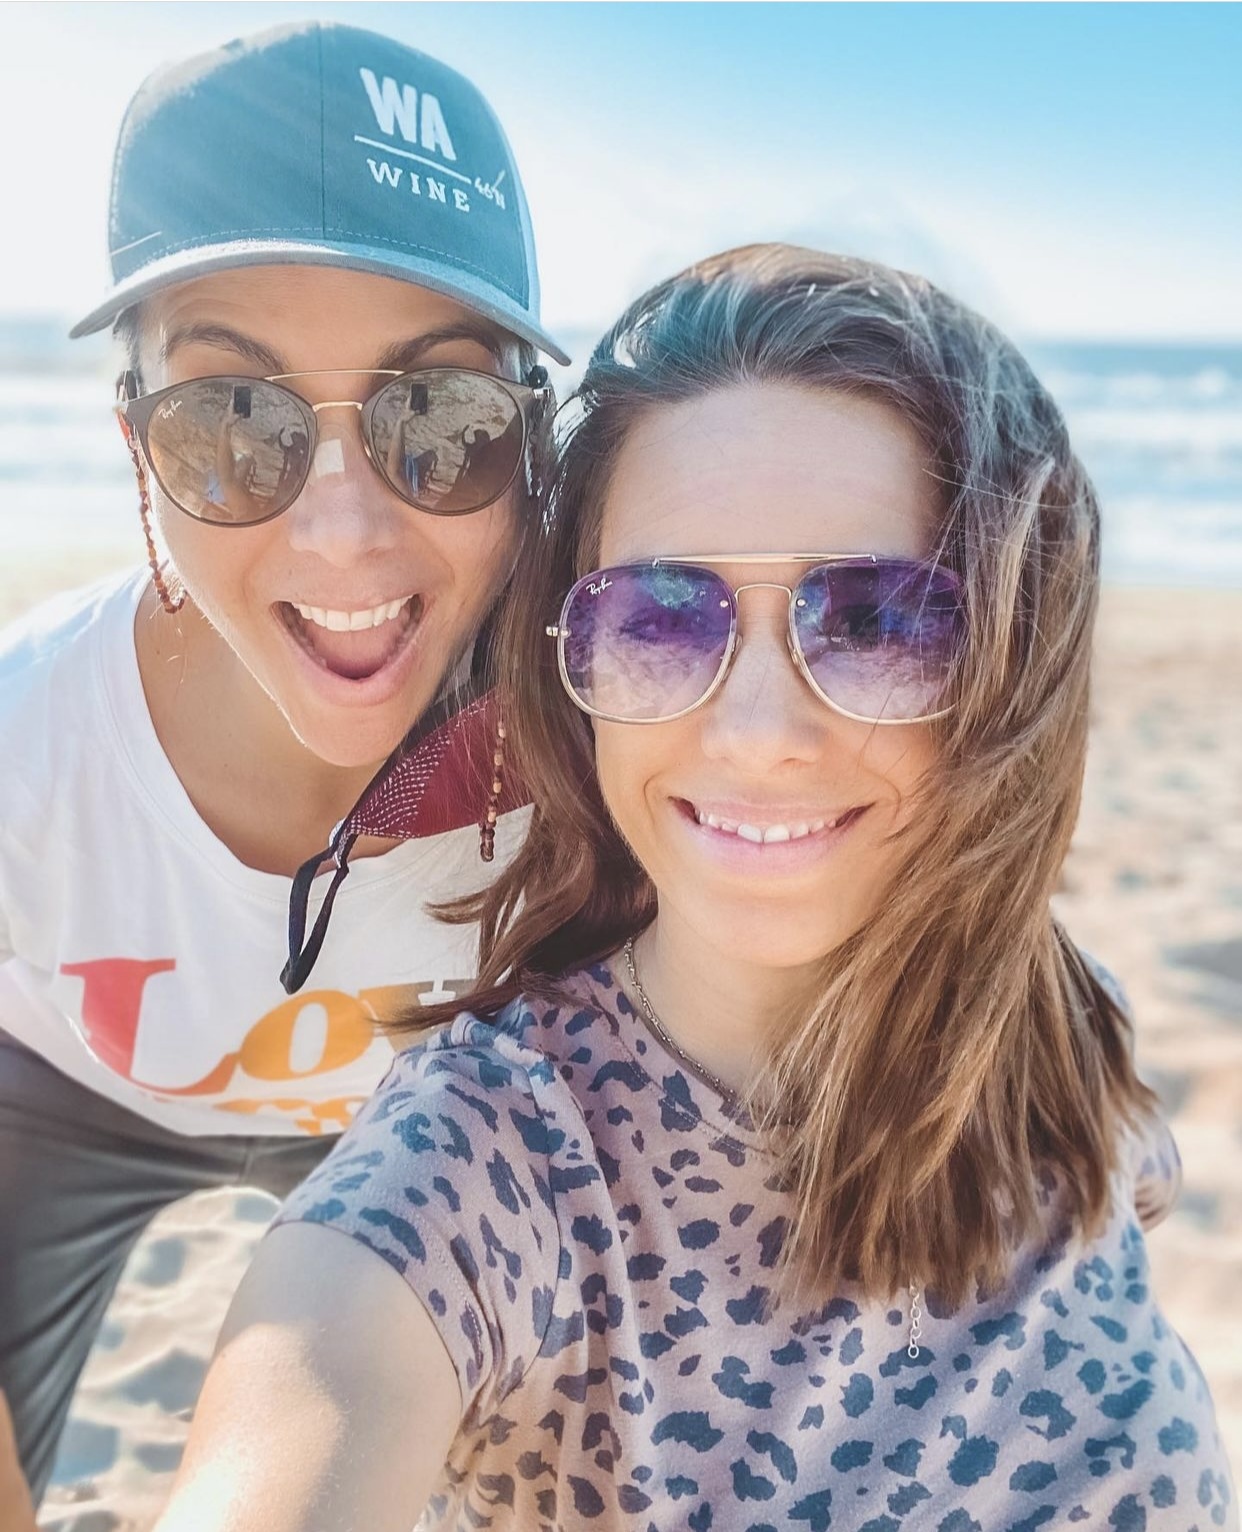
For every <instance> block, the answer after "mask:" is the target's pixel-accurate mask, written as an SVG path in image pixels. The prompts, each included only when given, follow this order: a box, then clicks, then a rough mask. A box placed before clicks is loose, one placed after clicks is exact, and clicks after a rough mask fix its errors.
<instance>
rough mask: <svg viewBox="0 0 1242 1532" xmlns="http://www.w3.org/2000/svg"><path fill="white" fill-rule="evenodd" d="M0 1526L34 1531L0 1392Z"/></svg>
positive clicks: (17, 1531) (10, 1422) (10, 1423)
mask: <svg viewBox="0 0 1242 1532" xmlns="http://www.w3.org/2000/svg"><path fill="white" fill-rule="evenodd" d="M0 1527H4V1528H6V1529H8V1528H11V1529H12V1532H35V1518H34V1506H32V1505H31V1503H30V1491H29V1490H28V1489H27V1488H26V1481H25V1479H24V1478H23V1477H22V1469H21V1464H20V1463H19V1462H18V1461H17V1443H16V1442H15V1441H14V1439H13V1420H12V1417H11V1416H10V1415H9V1407H8V1405H7V1404H6V1402H5V1398H4V1395H3V1394H0Z"/></svg>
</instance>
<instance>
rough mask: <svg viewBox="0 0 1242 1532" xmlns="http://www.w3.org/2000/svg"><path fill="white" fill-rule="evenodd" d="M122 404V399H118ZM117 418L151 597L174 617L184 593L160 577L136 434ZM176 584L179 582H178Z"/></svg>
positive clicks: (119, 417)
mask: <svg viewBox="0 0 1242 1532" xmlns="http://www.w3.org/2000/svg"><path fill="white" fill-rule="evenodd" d="M122 402H123V399H122ZM117 419H118V420H119V421H120V423H121V435H122V436H123V437H124V438H125V445H126V446H127V447H128V448H129V455H130V459H131V461H132V462H133V465H134V476H135V477H136V479H137V480H138V516H139V518H140V520H141V521H142V535H143V536H144V537H145V538H146V542H147V563H148V564H149V565H150V566H151V583H152V585H154V586H155V594H156V595H157V596H158V597H159V598H160V605H161V606H162V607H163V608H164V610H165V611H166V612H167V613H168V615H169V616H170V617H175V616H176V615H177V613H178V612H179V611H180V610H181V608H182V607H183V606H184V605H185V602H186V595H187V591H186V588H185V586H184V585H182V586H181V588H180V590H179V591H178V592H177V594H176V595H175V596H174V595H173V593H172V591H171V590H169V588H168V582H167V580H165V578H164V570H163V566H162V565H161V564H160V559H159V554H158V553H157V552H156V548H155V538H154V537H153V536H152V534H151V500H150V497H149V495H148V494H147V473H146V469H145V468H144V467H143V465H142V457H141V455H140V454H139V451H138V433H137V432H136V431H135V430H134V428H133V426H131V425H130V423H129V421H128V420H126V418H125V416H124V415H122V414H121V413H120V411H119V410H118V412H117ZM178 584H180V581H178Z"/></svg>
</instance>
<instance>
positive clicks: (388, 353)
mask: <svg viewBox="0 0 1242 1532" xmlns="http://www.w3.org/2000/svg"><path fill="white" fill-rule="evenodd" d="M454 341H473V342H474V344H475V345H478V346H482V347H483V349H484V350H485V351H487V352H489V353H490V354H491V356H492V358H493V359H494V361H495V362H496V365H497V366H498V367H502V366H503V365H504V362H505V347H504V345H503V343H502V342H501V340H500V338H499V336H497V335H496V334H495V333H494V332H493V331H492V330H489V329H487V328H485V327H484V326H483V325H473V324H468V323H461V324H453V325H443V326H441V328H440V329H438V330H428V331H427V332H426V334H424V335H415V336H411V337H410V338H409V339H408V340H401V341H397V342H395V343H394V344H393V345H391V346H388V347H387V348H386V349H385V350H384V351H383V352H382V353H381V354H380V356H379V358H378V359H377V361H376V363H375V369H374V370H375V371H377V372H409V371H411V370H412V369H413V368H414V367H415V366H416V365H417V364H418V362H419V361H420V360H421V359H422V358H423V356H424V355H425V354H426V353H427V352H428V351H434V350H435V348H436V347H437V346H445V345H450V344H451V343H453V342H454ZM195 345H197V346H216V347H219V348H220V349H221V350H225V351H235V352H236V353H237V354H238V356H244V357H245V358H246V360H247V361H248V362H252V363H253V364H254V365H255V366H256V367H261V368H262V369H263V370H264V371H265V372H266V373H268V374H270V375H271V376H273V377H278V376H280V375H282V374H284V373H288V372H291V371H292V369H291V368H290V367H289V365H288V363H287V362H286V360H285V358H284V357H283V356H281V355H280V353H279V352H278V351H273V350H272V348H271V347H270V346H265V345H264V344H263V342H262V341H258V340H255V339H254V338H253V337H252V336H250V335H246V334H244V333H243V332H242V331H241V330H234V329H232V328H231V327H230V326H229V325H223V324H209V323H205V322H200V323H196V324H184V325H178V326H176V327H175V328H174V329H172V330H170V331H169V332H168V334H167V335H166V336H165V337H164V342H163V345H162V346H161V347H160V360H161V361H162V362H167V361H168V359H169V358H170V357H171V356H172V354H173V352H174V351H176V350H177V349H178V348H179V347H182V346H195ZM332 370H335V369H332ZM347 370H353V369H347ZM357 370H358V371H366V370H367V369H365V368H359V369H357Z"/></svg>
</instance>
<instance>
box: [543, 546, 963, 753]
mask: <svg viewBox="0 0 1242 1532" xmlns="http://www.w3.org/2000/svg"><path fill="white" fill-rule="evenodd" d="M777 563H779V564H810V565H812V566H813V567H811V568H809V569H808V570H807V571H806V573H805V574H804V575H803V576H802V577H801V579H800V580H799V581H798V583H797V584H796V585H794V586H792V587H791V586H788V585H778V584H774V583H771V582H767V581H762V582H753V583H748V584H746V585H740V586H738V587H737V589H736V590H735V589H734V587H733V586H732V585H730V584H729V582H728V581H727V580H726V579H724V577H723V576H722V575H719V574H717V573H716V571H715V570H714V569H713V568H712V567H711V566H712V565H716V564H777ZM747 590H782V591H784V592H785V593H786V594H787V595H788V597H789V628H788V644H789V652H790V655H791V656H792V658H793V662H794V664H795V665H796V666H797V668H798V670H799V671H800V672H801V674H802V676H803V677H804V678H805V680H806V682H807V684H808V685H809V686H810V688H811V690H812V691H813V692H814V693H815V695H816V696H817V697H819V698H820V700H821V701H823V702H826V703H827V704H828V706H829V707H830V708H833V709H835V710H836V711H837V712H838V713H843V714H844V715H845V716H846V717H847V718H854V719H858V720H859V721H860V722H863V723H873V724H894V723H922V722H926V721H927V720H929V719H932V718H940V717H942V716H944V714H945V713H947V712H948V711H949V708H948V706H947V705H946V698H947V694H948V687H949V681H950V678H951V674H952V670H953V665H954V661H955V660H956V658H957V657H958V655H959V654H960V653H961V649H962V644H963V641H964V638H965V632H966V617H965V606H964V586H963V584H962V581H961V579H960V578H959V577H958V575H956V574H955V573H954V572H953V571H952V570H951V569H946V568H945V567H944V566H943V565H941V564H935V563H925V562H922V561H919V560H914V559H902V558H881V557H878V556H876V555H873V554H855V553H842V554H822V553H814V554H787V553H765V554H753V553H748V554H740V555H733V556H731V557H730V558H728V559H725V558H720V557H706V556H702V555H699V554H688V555H685V556H684V557H681V558H677V559H660V558H657V559H651V560H648V561H646V562H644V563H636V564H620V565H615V566H614V567H612V568H610V569H597V570H595V571H594V572H593V573H592V574H589V575H584V576H583V578H582V579H581V580H579V581H578V582H577V584H576V585H574V587H573V588H572V589H571V590H570V592H569V594H568V595H567V596H566V597H565V603H564V605H563V607H562V608H561V615H560V620H559V621H558V622H557V623H555V624H553V625H551V626H550V627H548V628H547V629H546V632H547V635H548V637H549V638H555V639H556V642H557V655H558V659H559V663H560V672H561V680H562V681H563V683H564V685H565V689H566V691H567V692H568V693H569V695H570V697H571V698H572V699H573V701H574V702H575V703H576V704H577V706H578V707H580V708H581V709H582V711H583V712H585V713H590V714H591V715H592V716H593V717H596V718H606V719H610V720H612V721H613V722H616V723H667V722H669V721H670V720H671V719H674V718H681V717H683V716H684V715H685V714H686V713H689V712H691V711H692V710H693V709H694V708H696V707H699V706H701V705H702V704H703V703H704V702H706V701H707V700H708V698H709V697H711V696H712V694H713V693H714V692H715V691H716V690H717V688H718V687H719V686H720V684H721V682H722V681H723V680H724V678H725V676H726V674H727V673H728V670H729V666H730V664H731V663H732V661H733V657H734V655H735V654H736V652H737V648H738V645H739V642H740V640H739V637H738V604H737V603H738V597H739V596H740V595H741V594H742V592H743V591H747Z"/></svg>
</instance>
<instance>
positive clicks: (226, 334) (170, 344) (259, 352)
mask: <svg viewBox="0 0 1242 1532" xmlns="http://www.w3.org/2000/svg"><path fill="white" fill-rule="evenodd" d="M182 346H218V347H219V348H220V349H221V350H223V351H236V352H237V354H238V356H244V357H245V358H246V360H247V361H248V362H253V363H254V365H255V366H256V367H261V368H262V369H263V370H264V372H267V373H271V374H272V375H273V376H275V375H276V374H277V373H281V372H287V371H288V368H287V367H286V366H285V359H284V357H282V356H281V355H280V353H279V352H277V351H273V350H272V348H271V347H270V346H265V345H264V344H263V342H262V341H259V340H254V339H253V338H252V337H251V336H249V335H244V334H243V333H242V332H241V331H240V330H234V329H231V328H230V327H229V326H228V325H225V324H205V323H199V324H183V325H177V326H175V327H174V328H173V329H171V330H170V331H169V332H168V334H167V335H166V336H165V337H164V341H163V344H162V345H161V347H160V361H161V362H167V361H168V360H169V358H170V357H171V356H172V354H173V352H174V351H176V350H178V349H179V348H180V347H182Z"/></svg>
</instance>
